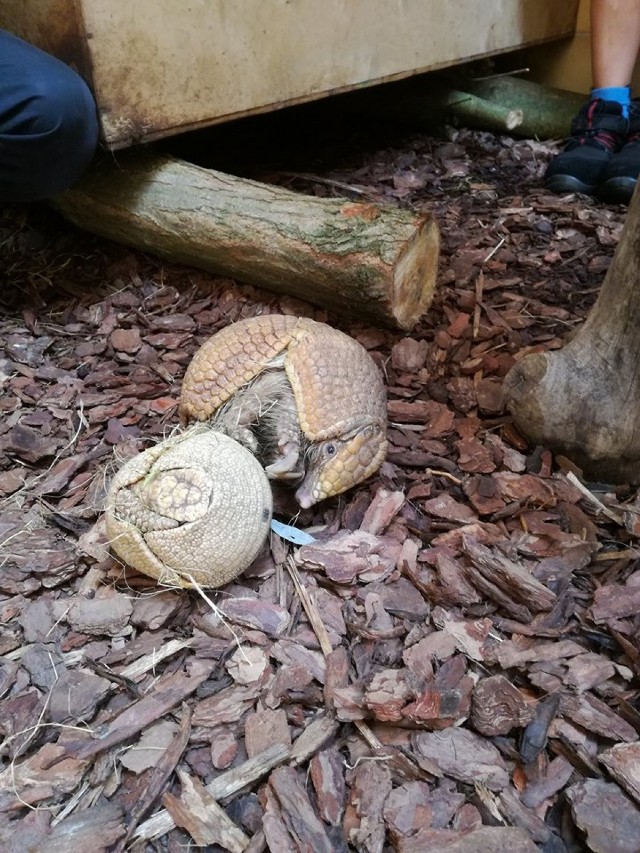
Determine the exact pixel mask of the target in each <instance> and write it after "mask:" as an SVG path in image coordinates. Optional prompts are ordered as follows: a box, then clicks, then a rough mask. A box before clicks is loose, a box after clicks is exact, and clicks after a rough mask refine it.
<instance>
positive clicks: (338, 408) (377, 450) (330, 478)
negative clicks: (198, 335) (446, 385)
mask: <svg viewBox="0 0 640 853" xmlns="http://www.w3.org/2000/svg"><path fill="white" fill-rule="evenodd" d="M277 373H280V374H281V375H282V378H283V379H284V377H285V376H286V380H287V381H286V382H284V381H283V382H282V384H281V386H280V390H279V391H278V392H273V390H272V392H271V393H272V394H273V396H272V399H271V400H270V399H268V397H266V396H265V394H264V393H263V392H262V391H261V388H263V387H265V386H266V387H271V388H272V380H271V379H269V380H268V381H267V377H272V378H273V376H274V374H277ZM269 383H271V384H269ZM247 389H252V390H251V395H252V396H251V397H250V396H249V395H248V394H247ZM291 394H293V400H292V402H291V404H290V405H289V408H290V409H291V416H290V415H288V413H287V408H286V407H287V399H288V398H287V395H289V397H290V395H291ZM234 401H237V404H236V403H234ZM256 401H257V402H256ZM234 405H235V408H234V409H233V417H234V418H235V419H236V422H237V423H239V424H240V428H242V427H243V426H244V424H243V423H241V421H242V418H243V417H244V416H245V414H246V413H247V412H249V411H251V412H253V410H256V411H257V412H258V414H257V415H256V416H255V419H254V420H255V422H256V423H257V425H258V428H259V426H260V421H261V419H263V418H266V417H267V415H266V413H267V412H270V414H269V415H268V417H269V418H270V419H271V422H272V423H275V424H276V426H275V427H274V429H275V431H276V433H277V436H276V441H275V443H276V444H277V445H278V447H279V454H280V457H279V458H277V454H276V458H272V459H270V460H266V464H267V468H266V470H267V473H269V474H270V475H272V476H277V477H284V478H289V479H291V478H293V477H295V476H299V477H300V478H302V483H301V484H300V486H299V487H298V489H297V492H296V496H297V498H298V501H299V503H300V504H301V506H303V507H304V506H311V505H312V504H314V503H316V502H317V501H319V500H322V499H324V498H326V497H330V496H331V495H335V494H339V493H340V492H343V491H345V490H346V489H348V488H350V487H351V486H353V485H355V484H356V483H358V482H360V481H361V480H363V479H365V478H366V477H368V476H370V475H371V474H372V473H374V471H376V470H377V468H378V467H379V466H380V464H381V463H382V460H383V459H384V455H385V452H386V445H387V443H386V401H385V390H384V385H383V382H382V378H381V376H380V372H379V370H378V368H377V366H376V364H375V362H374V361H373V359H372V358H371V356H370V355H369V354H368V353H367V351H366V350H365V349H364V347H362V346H361V345H360V344H359V343H358V342H357V341H355V340H354V339H353V338H350V337H349V336H348V335H345V334H344V333H342V332H340V331H338V330H336V329H333V328H331V327H330V326H327V325H325V324H323V323H317V322H315V321H314V320H309V319H306V318H300V317H289V316H284V315H278V314H272V315H264V316H260V317H251V318H249V319H246V320H241V321H239V322H237V323H234V324H232V325H231V326H227V327H226V328H224V329H223V330H222V331H220V332H218V333H217V334H216V335H214V336H213V337H212V338H210V339H209V340H208V341H206V342H205V343H204V344H203V346H202V347H201V348H200V350H199V351H198V352H197V353H196V355H195V357H194V358H193V359H192V361H191V363H190V364H189V367H188V368H187V372H186V375H185V378H184V382H183V386H182V394H181V398H180V416H181V419H182V421H183V422H185V423H188V422H190V421H193V420H199V421H212V423H213V424H214V426H215V427H216V428H218V429H220V428H222V429H225V431H229V433H230V434H233V431H232V430H231V431H230V430H229V429H228V422H229V406H234ZM279 407H280V409H281V411H280V412H279ZM274 409H275V410H276V411H275V414H274V412H273V410H274ZM222 411H226V416H225V420H224V423H222V422H221V421H218V420H217V415H219V413H220V412H222ZM292 420H293V423H294V427H295V428H297V429H298V430H299V436H298V437H297V438H294V436H293V435H292V434H291V433H292V429H291V421H292ZM293 431H295V430H293ZM234 437H239V436H238V435H234ZM245 443H248V444H250V442H245ZM263 461H264V460H263Z"/></svg>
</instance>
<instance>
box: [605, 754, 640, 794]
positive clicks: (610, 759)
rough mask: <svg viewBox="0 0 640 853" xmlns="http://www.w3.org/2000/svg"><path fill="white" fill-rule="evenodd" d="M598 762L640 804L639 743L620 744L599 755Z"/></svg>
mask: <svg viewBox="0 0 640 853" xmlns="http://www.w3.org/2000/svg"><path fill="white" fill-rule="evenodd" d="M600 761H602V763H603V764H604V765H605V766H606V767H607V769H608V771H609V773H611V775H612V776H613V777H614V779H617V781H618V782H619V783H620V785H622V787H623V788H624V789H625V791H626V792H627V793H628V794H631V796H632V797H633V798H634V800H635V801H636V802H637V803H639V804H640V743H638V742H636V743H620V744H617V745H616V746H613V747H612V748H611V749H609V750H607V751H606V752H603V753H601V755H600Z"/></svg>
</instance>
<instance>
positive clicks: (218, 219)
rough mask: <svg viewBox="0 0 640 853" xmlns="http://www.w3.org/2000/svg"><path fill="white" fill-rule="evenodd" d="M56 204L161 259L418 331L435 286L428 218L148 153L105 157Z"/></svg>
mask: <svg viewBox="0 0 640 853" xmlns="http://www.w3.org/2000/svg"><path fill="white" fill-rule="evenodd" d="M55 206H56V208H57V209H58V210H59V211H60V212H61V213H63V214H64V215H65V216H66V217H67V218H68V219H70V220H71V221H72V222H74V223H75V224H77V225H78V226H79V227H81V228H85V229H87V230H89V231H92V232H94V233H96V234H99V235H100V236H102V237H108V238H109V239H112V240H117V241H119V242H121V243H124V244H126V245H133V246H135V247H136V248H139V249H142V250H145V251H151V252H154V253H156V254H158V255H160V256H161V257H163V258H167V259H168V260H172V261H179V262H181V263H186V264H190V265H192V266H197V267H201V268H203V269H206V270H210V271H212V272H215V273H219V274H222V275H227V276H232V277H234V278H238V279H239V280H240V281H244V282H247V283H249V284H256V285H259V286H262V287H266V288H268V289H271V290H275V291H276V292H277V293H288V294H290V295H292V296H295V297H297V298H299V299H305V300H309V301H312V302H315V303H317V304H319V305H323V306H325V307H327V308H330V309H331V310H334V311H337V312H339V313H342V314H347V315H349V316H357V317H366V318H368V319H370V320H372V321H378V322H383V323H385V324H391V325H395V326H399V327H400V328H402V329H411V328H413V326H414V325H415V324H416V322H417V321H418V319H419V318H420V317H421V316H422V315H423V314H424V313H425V311H426V310H427V308H428V307H429V304H430V303H431V299H432V297H433V291H434V287H435V278H436V271H437V262H438V251H439V232H438V226H437V225H436V223H435V221H434V220H433V218H432V217H431V216H429V215H424V214H420V215H417V214H414V213H410V212H408V211H404V210H399V209H396V208H391V207H389V208H382V207H379V206H377V205H375V204H361V203H358V202H351V201H349V200H347V199H328V198H316V197H314V196H303V195H299V194H297V193H292V192H290V191H289V190H285V189H282V188H281V187H277V186H271V185H267V184H261V183H259V182H257V181H251V180H247V179H244V178H237V177H235V176H233V175H226V174H223V173H221V172H215V171H213V170H211V169H204V168H202V167H199V166H194V165H193V164H191V163H187V162H185V161H182V160H178V159H176V158H173V157H170V156H166V155H161V154H154V153H150V152H144V151H143V152H130V153H129V154H128V155H122V156H120V157H119V158H118V163H113V162H107V161H105V162H102V163H100V164H98V165H96V167H94V168H93V169H92V170H91V171H90V172H89V173H88V174H87V175H86V176H85V177H84V178H83V180H82V181H81V182H80V183H79V184H77V185H76V186H75V187H74V188H73V189H71V190H69V191H68V192H66V193H64V194H63V195H61V196H59V197H58V198H57V199H56V201H55Z"/></svg>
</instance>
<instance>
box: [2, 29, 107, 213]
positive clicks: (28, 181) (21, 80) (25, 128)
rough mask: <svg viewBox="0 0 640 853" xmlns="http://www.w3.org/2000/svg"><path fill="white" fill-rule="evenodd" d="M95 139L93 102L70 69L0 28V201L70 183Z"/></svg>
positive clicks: (42, 194) (46, 193)
mask: <svg viewBox="0 0 640 853" xmlns="http://www.w3.org/2000/svg"><path fill="white" fill-rule="evenodd" d="M97 141H98V119H97V112H96V105H95V102H94V100H93V97H92V95H91V92H90V91H89V89H88V87H87V85H86V84H85V82H84V81H83V80H82V78H81V77H80V76H79V75H78V74H76V72H75V71H73V69H71V68H70V67H69V66H68V65H65V64H64V63H63V62H60V60H58V59H56V58H55V57H53V56H50V55H49V54H48V53H45V52H44V51H42V50H39V49H38V48H36V47H34V46H33V45H30V44H27V42H24V41H22V39H19V38H17V37H16V36H13V35H11V34H10V33H7V32H5V31H4V30H0V203H6V202H24V201H37V200H40V199H46V198H50V197H51V196H54V195H56V194H57V193H59V192H62V191H63V190H65V189H67V188H68V187H70V186H71V185H72V184H74V183H75V182H76V181H77V180H78V178H79V177H80V175H81V174H82V172H83V171H84V169H85V168H86V167H87V166H88V165H89V163H90V161H91V159H92V157H93V155H94V152H95V148H96V144H97Z"/></svg>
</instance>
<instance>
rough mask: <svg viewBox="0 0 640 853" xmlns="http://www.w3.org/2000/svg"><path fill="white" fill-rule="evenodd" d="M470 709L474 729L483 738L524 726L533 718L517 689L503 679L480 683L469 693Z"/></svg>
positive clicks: (487, 680)
mask: <svg viewBox="0 0 640 853" xmlns="http://www.w3.org/2000/svg"><path fill="white" fill-rule="evenodd" d="M471 707H472V716H471V719H472V721H473V726H474V728H475V729H476V731H478V732H480V734H483V735H486V736H487V737H494V736H495V735H500V734H507V733H508V732H510V731H511V729H513V728H516V726H518V727H519V726H526V725H527V723H530V722H531V720H532V719H533V715H534V710H533V708H532V707H531V705H529V704H528V703H527V702H526V701H525V699H524V697H523V695H522V694H521V693H520V691H519V690H518V688H517V687H515V686H514V685H513V684H512V683H511V682H510V681H508V680H507V679H506V678H505V677H504V676H503V675H494V676H491V677H490V678H483V679H481V680H480V681H479V682H478V683H477V685H476V687H475V690H474V691H473V699H472V706H471Z"/></svg>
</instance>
